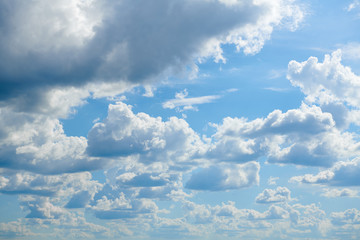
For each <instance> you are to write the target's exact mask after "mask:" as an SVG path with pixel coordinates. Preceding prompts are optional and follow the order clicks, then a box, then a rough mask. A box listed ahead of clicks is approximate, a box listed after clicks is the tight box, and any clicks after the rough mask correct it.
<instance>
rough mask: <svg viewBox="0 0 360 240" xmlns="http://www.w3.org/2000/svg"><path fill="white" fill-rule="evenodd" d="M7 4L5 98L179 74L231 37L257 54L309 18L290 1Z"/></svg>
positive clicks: (4, 20)
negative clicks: (280, 32)
mask: <svg viewBox="0 0 360 240" xmlns="http://www.w3.org/2000/svg"><path fill="white" fill-rule="evenodd" d="M0 9H1V13H2V14H1V15H2V16H4V17H3V18H2V21H1V23H2V24H1V26H0V31H1V33H2V34H1V36H2V37H1V41H0V49H1V52H2V55H1V56H2V61H0V62H1V64H0V72H1V75H0V80H1V82H2V89H1V90H2V91H1V94H0V99H9V98H11V96H13V95H19V94H21V93H24V92H29V91H31V89H36V88H38V87H42V88H43V89H44V88H46V87H51V86H59V85H60V86H64V85H66V86H79V85H83V84H85V83H89V82H91V81H94V80H98V79H101V80H106V81H110V82H111V81H119V80H123V81H131V82H143V81H145V80H148V79H150V78H154V77H156V76H159V75H164V76H165V75H169V74H171V73H172V74H177V73H179V72H182V71H183V70H184V69H186V66H188V65H191V64H193V62H194V61H195V60H196V59H197V58H199V57H200V58H201V57H209V56H214V57H215V58H216V59H218V60H220V59H224V58H223V57H222V56H221V47H220V46H221V44H226V43H229V44H235V45H236V46H237V48H238V49H239V50H240V49H242V50H243V51H244V52H245V53H246V54H251V53H256V52H258V51H259V50H260V49H261V48H262V46H263V45H264V42H265V41H266V40H268V39H269V38H270V35H271V33H272V31H273V29H274V27H277V26H286V27H289V28H290V29H294V28H296V26H297V25H298V23H299V22H300V21H301V20H302V18H303V12H302V10H301V9H300V7H299V6H298V5H296V4H295V3H294V2H293V1H291V0H277V1H257V2H252V1H247V2H234V3H233V4H228V3H227V2H224V1H187V0H185V1H179V2H175V3H174V2H168V1H158V2H156V4H154V3H151V4H150V3H148V2H147V1H122V2H121V3H115V2H112V1H96V0H92V1H86V2H84V1H81V0H77V1H53V2H52V3H51V4H49V3H48V2H47V1H31V2H27V3H22V2H21V1H12V2H11V3H8V2H4V1H2V2H1V3H0ZM205 10H206V11H205ZM134 16H137V17H134ZM153 29H156V31H153ZM154 33H156V34H154ZM25 39H26V40H25ZM5 59H6V61H5ZM24 79H26V80H24Z"/></svg>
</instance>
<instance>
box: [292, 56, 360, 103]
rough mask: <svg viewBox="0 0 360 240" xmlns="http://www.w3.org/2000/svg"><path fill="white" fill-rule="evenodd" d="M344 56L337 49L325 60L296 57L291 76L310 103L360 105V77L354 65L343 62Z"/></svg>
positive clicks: (293, 82) (294, 83)
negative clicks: (297, 58)
mask: <svg viewBox="0 0 360 240" xmlns="http://www.w3.org/2000/svg"><path fill="white" fill-rule="evenodd" d="M341 56H342V53H341V50H337V51H335V52H333V53H332V54H331V55H328V54H327V55H325V58H324V61H323V62H322V63H321V62H319V60H318V59H317V58H316V57H310V58H309V59H308V60H307V61H304V62H301V63H299V62H296V61H294V60H293V61H291V62H290V63H289V65H288V75H287V77H288V79H289V80H290V82H291V83H292V84H293V85H294V86H297V87H299V88H300V89H301V91H302V92H304V93H305V94H306V95H307V100H308V101H310V102H318V103H320V104H328V103H332V102H345V103H346V104H348V105H350V106H354V107H357V106H359V103H360V101H359V100H360V99H359V96H358V92H359V89H360V77H359V76H357V75H356V74H355V73H353V72H352V70H351V68H350V67H347V66H344V65H342V64H341Z"/></svg>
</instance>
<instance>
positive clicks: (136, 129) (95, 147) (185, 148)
mask: <svg viewBox="0 0 360 240" xmlns="http://www.w3.org/2000/svg"><path fill="white" fill-rule="evenodd" d="M205 150H206V146H205V145H204V143H203V142H202V140H201V139H200V137H199V136H198V135H197V134H196V133H195V132H194V131H193V130H192V129H191V128H190V127H189V125H188V123H187V122H185V121H184V120H182V119H178V118H176V117H171V118H170V119H169V120H168V121H163V120H162V119H161V118H160V117H158V118H154V117H151V116H149V115H147V114H145V113H138V114H134V113H133V112H132V110H131V107H130V106H128V105H126V104H124V103H121V102H119V103H117V104H116V105H109V112H108V116H107V118H106V119H105V121H104V122H101V123H96V124H95V125H94V127H93V128H92V129H91V130H90V132H89V135H88V148H87V152H88V153H89V154H90V155H93V156H103V157H118V156H120V157H121V156H130V155H134V156H139V161H141V162H144V163H147V164H151V163H155V162H166V163H167V164H170V165H174V164H175V165H176V164H177V163H180V162H188V161H189V160H190V159H193V158H194V157H195V156H196V155H200V154H201V153H202V152H203V151H205Z"/></svg>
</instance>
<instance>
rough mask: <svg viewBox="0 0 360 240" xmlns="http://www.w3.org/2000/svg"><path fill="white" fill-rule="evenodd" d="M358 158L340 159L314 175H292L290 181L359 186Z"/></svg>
mask: <svg viewBox="0 0 360 240" xmlns="http://www.w3.org/2000/svg"><path fill="white" fill-rule="evenodd" d="M359 170H360V159H359V158H356V159H353V160H351V161H347V162H344V161H340V162H338V163H336V164H335V165H334V166H333V167H332V168H330V169H328V170H324V171H321V172H319V173H318V174H316V175H312V174H305V175H304V176H296V177H292V178H291V179H290V181H292V182H298V183H310V184H323V185H332V186H359V185H360V176H359V174H358V173H359Z"/></svg>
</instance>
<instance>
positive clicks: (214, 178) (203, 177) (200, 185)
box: [185, 162, 260, 191]
mask: <svg viewBox="0 0 360 240" xmlns="http://www.w3.org/2000/svg"><path fill="white" fill-rule="evenodd" d="M259 171H260V164H259V163H257V162H249V163H245V164H238V165H234V164H233V165H214V166H210V167H209V168H204V169H200V170H199V171H196V172H194V173H193V174H192V176H191V178H190V179H189V181H188V182H187V183H186V185H185V187H186V188H189V189H193V190H208V191H224V190H230V189H240V188H244V187H250V186H252V185H257V184H259Z"/></svg>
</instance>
